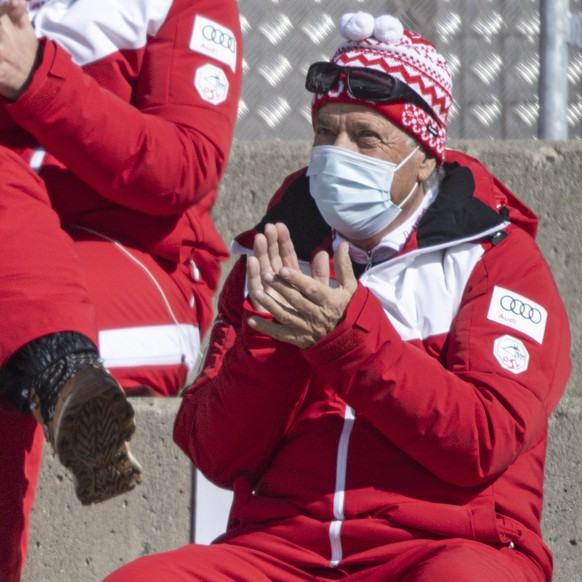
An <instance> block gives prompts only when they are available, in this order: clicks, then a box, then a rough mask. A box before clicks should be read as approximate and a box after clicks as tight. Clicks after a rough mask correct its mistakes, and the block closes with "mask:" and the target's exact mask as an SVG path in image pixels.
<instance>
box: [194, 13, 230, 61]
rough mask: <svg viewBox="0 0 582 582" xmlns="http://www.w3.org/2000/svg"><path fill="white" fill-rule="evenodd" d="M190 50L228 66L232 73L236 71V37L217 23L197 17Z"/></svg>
mask: <svg viewBox="0 0 582 582" xmlns="http://www.w3.org/2000/svg"><path fill="white" fill-rule="evenodd" d="M190 48H191V49H192V50H193V51H195V52H197V53H201V54H203V55H206V56H208V57H211V58H213V59H215V60H217V61H220V62H221V63H224V64H225V65H228V66H229V67H230V68H231V69H232V71H233V72H234V71H235V69H236V53H237V46H236V37H235V36H234V34H233V32H232V30H230V29H228V28H226V27H224V26H222V24H218V22H214V21H213V20H209V19H208V18H204V17H203V16H197V17H196V21H195V22H194V30H193V31H192V38H191V39H190Z"/></svg>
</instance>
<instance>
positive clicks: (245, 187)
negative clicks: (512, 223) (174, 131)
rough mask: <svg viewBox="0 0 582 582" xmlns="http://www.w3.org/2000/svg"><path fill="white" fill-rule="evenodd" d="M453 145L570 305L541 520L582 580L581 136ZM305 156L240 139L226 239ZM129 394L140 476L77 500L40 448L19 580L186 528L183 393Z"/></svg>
mask: <svg viewBox="0 0 582 582" xmlns="http://www.w3.org/2000/svg"><path fill="white" fill-rule="evenodd" d="M451 145H452V146H453V147H455V148H457V149H461V150H463V151H466V152H467V153H469V154H471V155H473V156H475V157H477V158H479V159H480V160H482V161H483V162H484V163H485V164H486V165H487V166H488V167H489V168H490V169H491V170H492V171H493V172H494V173H495V174H496V175H498V176H499V177H500V178H501V179H502V180H503V181H504V182H505V183H506V184H507V185H508V186H509V187H510V188H511V189H512V190H513V191H514V192H515V193H516V194H518V195H519V196H520V197H521V198H522V199H523V200H524V201H525V202H526V203H527V204H528V205H530V206H531V207H532V208H533V209H534V210H535V211H536V212H537V213H538V214H539V215H540V216H541V217H542V218H541V222H540V229H539V237H538V240H539V244H540V247H541V248H542V251H543V253H544V255H545V257H546V259H547V260H548V262H549V263H550V265H551V266H552V270H553V272H554V275H555V278H556V281H557V284H558V286H559V288H560V290H561V293H562V296H563V298H564V302H565V304H566V308H567V310H568V313H569V317H570V322H571V326H572V335H573V348H572V356H573V364H574V365H573V373H572V378H571V381H570V383H569V386H568V388H567V391H566V396H565V398H564V399H563V400H562V402H561V403H560V405H559V406H558V408H557V410H556V412H555V414H554V415H553V416H552V418H551V420H550V442H549V448H548V459H547V479H546V499H545V509H544V518H543V529H544V537H545V539H546V541H547V543H548V545H549V546H550V548H551V549H552V551H553V552H554V555H555V576H554V580H555V581H556V582H582V484H581V480H582V447H581V446H580V443H582V370H581V366H582V362H580V359H579V358H578V357H577V355H578V354H579V353H580V347H581V342H582V333H581V332H580V331H579V330H580V327H581V323H582V321H581V317H582V316H581V305H580V303H581V298H580V293H579V281H580V270H581V267H582V259H581V250H580V247H581V245H580V233H581V231H582V194H581V193H580V192H579V190H580V186H579V185H580V183H581V182H582V142H581V141H572V142H556V143H550V142H534V141H531V142H530V141H528V142H456V143H455V142H454V143H452V144H451ZM308 156H309V144H307V143H304V142H295V143H287V144H282V143H279V142H265V143H259V142H257V143H253V142H237V143H235V145H234V149H233V152H232V156H231V161H230V164H229V168H228V171H227V174H226V176H225V178H224V180H223V183H222V186H221V191H220V197H219V202H218V204H217V206H216V210H215V219H216V222H217V225H218V228H219V231H220V232H221V234H222V235H223V237H224V238H225V240H226V241H227V242H229V241H230V240H231V239H232V237H233V236H234V234H236V233H237V232H239V231H240V230H243V229H246V228H249V227H251V226H252V225H253V224H254V223H255V222H256V220H257V219H258V217H259V216H260V213H261V211H262V209H263V208H264V207H265V204H266V202H267V200H268V199H269V198H270V196H271V195H272V193H273V192H274V191H275V189H276V188H277V187H278V185H279V184H280V183H281V181H282V179H283V177H284V176H285V175H287V174H288V173H290V172H291V171H293V170H295V169H297V168H299V167H301V166H303V165H305V164H306V163H307V160H308ZM227 268H228V265H227ZM227 268H226V269H225V271H226V270H227ZM132 402H133V404H134V405H135V407H136V412H137V421H138V430H137V432H136V435H135V437H134V451H135V453H136V455H137V456H138V458H139V459H140V462H141V463H142V465H143V467H144V474H145V476H146V477H145V479H144V483H143V484H142V485H140V486H139V487H138V488H137V489H136V491H133V492H131V493H129V494H127V495H124V496H122V497H119V498H117V499H113V500H111V501H108V502H106V503H104V504H101V505H98V506H93V507H88V508H86V507H81V506H80V505H79V503H78V502H77V500H76V498H75V495H74V493H73V487H72V483H71V481H70V479H69V477H68V476H67V474H66V473H65V471H64V470H63V469H62V468H61V467H60V465H59V464H58V462H57V461H56V460H55V459H54V457H53V456H52V454H51V453H50V451H49V449H48V447H47V449H46V451H47V453H46V454H45V459H44V462H43V467H42V472H41V480H40V486H39V490H38V494H37V502H36V506H35V508H34V511H33V514H32V521H31V534H30V543H29V559H28V563H27V568H26V571H25V575H24V578H23V580H24V582H92V581H98V580H102V578H103V577H104V576H105V575H106V574H107V573H108V572H110V571H111V570H113V569H115V568H116V567H118V566H119V565H120V564H122V563H124V562H126V561H129V560H132V559H134V558H136V557H138V556H141V555H146V554H149V553H152V552H158V551H163V550H166V549H171V548H173V547H177V546H180V545H183V544H185V543H187V542H188V540H189V539H190V538H189V536H190V527H191V507H192V504H191V488H192V478H191V476H192V473H191V469H190V466H189V464H188V461H187V460H186V458H185V456H184V455H182V454H181V452H180V451H179V450H178V449H177V447H176V446H175V445H174V444H173V443H172V439H171V429H172V423H173V418H174V415H175V412H176V410H177V406H178V403H179V402H178V400H176V399H167V400H158V399H150V398H143V399H132ZM0 582H1V581H0ZM161 582H163V581H161Z"/></svg>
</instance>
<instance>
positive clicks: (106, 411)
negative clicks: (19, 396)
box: [30, 364, 142, 505]
mask: <svg viewBox="0 0 582 582" xmlns="http://www.w3.org/2000/svg"><path fill="white" fill-rule="evenodd" d="M30 403H31V409H32V412H33V414H34V416H35V417H36V419H37V420H38V421H39V422H40V423H41V424H42V425H43V426H44V429H45V435H46V437H47V439H48V441H49V442H50V443H51V445H52V446H53V448H54V450H55V451H56V453H57V455H58V457H59V459H60V461H61V463H62V464H63V465H64V466H65V467H67V469H69V470H70V471H71V473H72V474H73V478H74V481H75V491H76V494H77V497H78V498H79V500H80V501H81V503H83V505H89V504H91V503H99V502H101V501H106V500H107V499H110V498H111V497H115V496H116V495H120V494H122V493H126V492H127V491H130V490H131V489H133V488H134V487H135V486H136V485H137V484H138V483H140V482H141V479H142V472H141V467H140V465H139V464H138V463H137V461H136V460H135V458H134V457H133V455H132V454H131V452H130V450H129V440H130V439H131V437H132V435H133V433H134V432H135V420H134V411H133V407H132V406H131V404H130V403H129V401H128V400H127V398H126V395H125V393H124V392H123V390H122V388H121V386H119V384H118V383H117V381H116V380H115V379H114V378H113V377H112V376H111V375H110V374H109V373H108V372H107V371H106V370H104V369H103V368H102V367H101V366H100V365H99V364H93V365H90V366H88V367H85V368H82V369H81V370H79V371H78V372H76V373H75V374H74V375H73V376H72V377H71V378H70V379H69V380H68V382H67V383H66V384H65V385H64V386H63V388H62V389H61V390H60V392H59V394H58V400H57V402H56V405H55V406H54V413H53V414H52V417H51V418H50V420H48V422H45V419H44V418H43V414H42V412H41V410H43V408H46V407H43V406H41V398H40V397H39V394H38V392H37V391H36V390H35V389H34V388H32V390H31V392H30Z"/></svg>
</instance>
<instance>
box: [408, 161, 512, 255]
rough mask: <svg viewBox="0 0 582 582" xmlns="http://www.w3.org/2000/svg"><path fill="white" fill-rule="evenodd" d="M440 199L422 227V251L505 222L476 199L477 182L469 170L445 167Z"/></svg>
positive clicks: (452, 165)
mask: <svg viewBox="0 0 582 582" xmlns="http://www.w3.org/2000/svg"><path fill="white" fill-rule="evenodd" d="M444 168H445V172H446V175H445V179H444V180H443V183H442V184H441V187H440V191H439V195H438V196H437V199H436V200H435V201H434V202H433V204H432V205H431V206H430V207H429V209H428V210H427V211H426V213H425V214H424V216H423V217H422V219H421V220H420V223H419V225H418V233H417V241H418V246H419V247H421V248H424V247H428V246H431V245H437V244H440V243H446V242H448V241H452V240H458V239H462V238H467V237H470V236H472V235H475V234H478V233H480V232H484V231H486V230H488V229H490V228H493V227H495V226H497V225H501V224H502V223H503V222H504V220H505V219H504V217H503V216H500V215H499V214H498V213H497V212H496V211H495V210H494V209H493V208H491V207H489V206H487V204H485V203H484V202H481V200H479V199H478V198H475V197H474V196H473V193H474V192H475V180H474V179H473V174H472V173H471V170H469V168H465V167H463V166H461V165H460V164H458V163H457V162H455V163H452V164H451V163H445V164H444Z"/></svg>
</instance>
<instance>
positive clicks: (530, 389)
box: [174, 152, 570, 579]
mask: <svg viewBox="0 0 582 582" xmlns="http://www.w3.org/2000/svg"><path fill="white" fill-rule="evenodd" d="M447 160H448V162H447V163H446V164H445V168H446V172H447V174H446V179H445V181H444V182H443V184H442V186H441V189H440V192H439V195H438V197H437V199H436V200H435V202H434V203H433V204H432V205H431V206H430V207H429V209H428V211H427V212H426V213H425V214H424V215H423V217H422V219H421V220H420V222H419V225H418V228H417V230H416V231H415V232H414V233H413V234H412V235H411V237H410V238H409V240H408V242H407V244H406V246H405V248H404V250H403V251H402V252H400V253H399V254H398V255H396V256H394V257H393V258H391V259H389V260H387V261H384V262H380V263H377V264H372V266H371V267H370V268H368V269H367V270H366V271H364V272H363V273H362V274H361V275H360V278H359V281H360V284H359V287H358V290H357V292H356V294H355V295H354V297H353V298H352V300H351V302H350V304H349V306H348V308H347V311H346V313H345V319H344V320H343V321H342V322H341V323H340V324H339V325H338V326H337V328H336V329H335V330H334V331H333V332H331V333H330V334H329V335H328V336H326V337H325V338H324V339H322V340H321V341H320V342H318V343H317V344H316V345H314V346H313V347H312V348H310V349H308V350H305V351H302V350H300V349H298V348H296V347H294V346H292V345H289V344H283V343H279V342H277V341H275V340H272V339H270V338H268V337H266V336H263V335H260V334H258V333H257V332H255V331H253V330H252V329H251V328H249V326H248V325H247V323H246V319H247V317H248V316H249V315H250V313H251V312H252V308H251V306H250V303H249V302H248V301H245V297H244V284H245V266H244V264H245V260H244V258H241V259H240V260H239V262H238V263H237V264H236V265H235V267H234V269H233V271H232V273H231V274H230V277H229V279H228V281H227V282H226V284H225V287H224V289H223V292H222V294H221V298H220V305H219V316H218V319H217V320H216V322H215V325H214V328H213V331H212V336H211V341H210V347H209V352H208V355H207V358H206V362H205V366H204V369H203V371H202V374H201V375H200V377H199V378H198V379H197V381H196V382H195V383H194V385H193V386H192V387H191V388H190V389H189V390H188V392H187V393H186V395H185V397H184V400H183V403H182V406H181V409H180V411H179V414H178V417H177V419H176V424H175V431H174V436H175V440H176V442H177V443H178V444H179V446H180V447H182V448H183V449H184V451H186V453H187V454H188V455H189V456H190V458H191V459H192V461H193V462H194V464H195V465H196V466H197V467H198V468H200V469H201V471H202V472H203V473H204V474H205V475H206V476H207V477H208V478H209V479H210V480H212V481H213V482H215V483H216V484H218V485H220V486H222V487H227V488H233V489H234V492H235V499H234V504H233V508H232V512H231V519H230V524H229V528H228V532H227V534H226V538H225V539H228V538H237V537H240V536H241V535H243V534H245V533H246V532H253V531H257V530H259V531H262V532H264V533H265V534H268V535H266V536H262V537H260V539H261V540H262V541H255V544H258V545H261V544H262V545H263V546H264V547H262V549H264V550H266V551H268V552H273V553H277V554H278V555H281V556H286V555H291V553H292V551H293V548H297V547H298V546H299V547H302V548H306V549H307V550H309V551H311V552H315V553H317V554H319V555H321V558H322V565H323V564H325V563H327V564H328V565H337V564H340V563H341V564H346V565H348V564H351V565H356V564H360V565H362V564H374V563H379V562H381V561H382V559H383V549H384V548H386V547H387V545H389V544H391V543H395V542H406V541H407V540H418V539H438V538H441V537H445V538H452V537H459V538H466V539H471V540H478V541H481V542H483V543H487V544H492V545H499V544H510V545H512V546H514V547H515V548H516V549H517V550H520V551H522V552H524V553H525V554H527V555H528V556H529V557H530V558H531V559H533V560H534V561H535V562H537V563H538V564H539V566H540V568H541V569H542V570H543V572H544V576H545V577H546V578H547V579H550V577H551V556H550V553H549V551H548V549H547V548H546V546H545V545H544V543H543V541H542V538H541V533H540V517H541V511H542V501H543V499H542V497H543V478H544V473H543V472H544V457H545V452H546V442H547V420H548V416H549V415H550V413H551V412H552V410H553V409H554V407H555V406H556V403H557V402H558V400H559V398H560V397H561V395H562V393H563V391H564V388H565V386H566V382H567V379H568V376H569V371H570V361H569V345H570V344H569V339H570V336H569V329H568V322H567V317H566V313H565V310H564V307H563V304H562V301H561V299H560V296H559V294H558V290H557V289H556V285H555V283H554V280H553V278H552V275H551V273H550V270H549V268H548V265H547V264H546V262H545V260H544V259H543V257H542V255H541V253H540V251H539V249H538V247H537V245H536V243H535V241H534V238H533V235H534V234H535V228H536V225H537V219H536V218H535V216H534V215H533V214H532V213H531V211H529V210H528V209H527V208H526V207H525V206H524V205H523V204H522V203H520V202H519V201H518V200H517V199H516V198H515V197H514V196H513V195H512V194H511V193H510V192H509V191H508V189H507V188H506V187H504V186H503V185H502V184H501V183H500V182H499V181H498V180H496V179H495V178H494V177H493V176H491V175H490V174H489V173H488V172H487V170H486V169H485V168H484V167H483V166H482V165H481V164H480V163H479V162H477V161H476V160H474V159H472V158H470V157H468V156H466V155H463V154H461V153H458V152H448V153H447ZM304 174H305V171H304V170H303V171H301V172H298V173H296V174H294V175H293V176H291V177H290V178H289V179H288V180H287V181H286V182H285V183H284V185H283V186H282V188H281V189H280V190H279V191H278V193H277V194H276V195H275V198H274V199H273V201H272V203H271V205H270V208H269V210H268V212H267V215H266V217H265V218H264V219H263V220H262V221H261V223H260V224H259V225H258V226H257V229H259V230H260V229H261V228H262V226H263V225H264V224H265V222H276V221H283V222H286V224H287V225H288V226H289V228H290V232H291V236H292V238H293V240H294V243H295V246H296V249H297V250H298V255H299V257H300V259H302V260H303V261H308V260H309V259H310V257H311V256H312V254H313V252H314V251H315V250H317V249H320V248H326V247H327V248H329V241H330V235H331V233H330V230H329V228H328V227H326V225H325V223H324V222H323V220H322V219H321V216H320V215H319V213H318V212H317V209H316V207H315V204H314V203H313V200H312V198H311V196H310V195H309V191H308V180H307V178H306V177H305V175H304ZM253 236H254V231H253V232H251V233H246V234H244V235H242V236H241V237H239V239H238V242H239V244H241V245H242V246H244V247H247V248H251V247H250V243H251V241H252V238H253Z"/></svg>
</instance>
